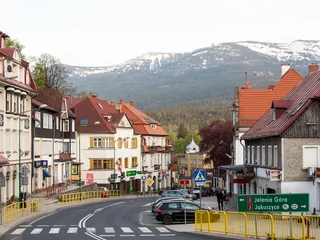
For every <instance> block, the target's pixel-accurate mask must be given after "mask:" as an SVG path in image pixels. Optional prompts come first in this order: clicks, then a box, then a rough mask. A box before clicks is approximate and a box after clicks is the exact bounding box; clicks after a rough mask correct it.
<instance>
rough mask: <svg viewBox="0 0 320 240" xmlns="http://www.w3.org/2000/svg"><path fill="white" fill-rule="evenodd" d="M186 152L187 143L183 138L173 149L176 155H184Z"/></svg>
mask: <svg viewBox="0 0 320 240" xmlns="http://www.w3.org/2000/svg"><path fill="white" fill-rule="evenodd" d="M185 150H186V142H185V140H184V139H183V138H179V139H178V140H177V141H176V143H175V145H174V148H173V152H174V153H184V152H185Z"/></svg>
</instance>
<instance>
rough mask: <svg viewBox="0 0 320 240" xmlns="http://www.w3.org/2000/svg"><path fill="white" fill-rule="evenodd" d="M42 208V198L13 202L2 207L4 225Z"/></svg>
mask: <svg viewBox="0 0 320 240" xmlns="http://www.w3.org/2000/svg"><path fill="white" fill-rule="evenodd" d="M41 208H42V202H41V200H40V199H37V200H27V201H25V202H17V203H12V204H10V205H8V206H6V207H4V208H3V209H2V210H3V214H2V225H6V224H9V223H11V222H12V221H14V220H17V219H19V218H21V217H24V216H27V215H29V214H33V213H37V212H40V211H41Z"/></svg>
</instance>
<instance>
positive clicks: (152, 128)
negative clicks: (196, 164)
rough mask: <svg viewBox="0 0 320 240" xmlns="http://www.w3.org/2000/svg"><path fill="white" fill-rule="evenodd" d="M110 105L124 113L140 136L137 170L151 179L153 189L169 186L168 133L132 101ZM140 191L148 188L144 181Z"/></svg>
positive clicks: (169, 157)
mask: <svg viewBox="0 0 320 240" xmlns="http://www.w3.org/2000/svg"><path fill="white" fill-rule="evenodd" d="M111 105H113V106H115V108H116V109H117V110H118V111H119V112H120V113H125V114H126V115H127V116H128V118H129V120H130V122H131V123H132V125H133V127H134V129H135V131H136V132H138V133H139V134H141V137H140V146H141V149H140V153H139V154H140V161H139V170H140V171H142V173H143V174H144V175H145V176H146V177H148V178H152V179H153V186H152V187H153V190H157V189H158V190H159V189H163V188H167V187H170V186H171V175H170V172H169V171H168V166H169V164H170V162H171V154H172V151H173V148H172V145H171V144H170V141H169V139H168V133H167V132H166V131H165V130H164V129H163V127H162V125H161V123H159V122H157V121H156V120H154V119H152V118H151V117H149V116H148V115H146V114H145V113H143V112H141V111H140V110H138V109H137V108H136V107H135V106H134V102H133V101H130V103H125V102H124V101H123V100H120V103H119V104H117V105H115V104H114V102H111ZM141 184H142V187H141V190H142V191H147V190H148V185H147V184H146V183H141Z"/></svg>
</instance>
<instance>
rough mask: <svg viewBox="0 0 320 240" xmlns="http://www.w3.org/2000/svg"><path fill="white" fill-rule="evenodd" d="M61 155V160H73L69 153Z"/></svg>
mask: <svg viewBox="0 0 320 240" xmlns="http://www.w3.org/2000/svg"><path fill="white" fill-rule="evenodd" d="M59 157H60V159H59V160H61V161H71V160H72V157H71V156H70V155H69V154H67V153H60V154H59Z"/></svg>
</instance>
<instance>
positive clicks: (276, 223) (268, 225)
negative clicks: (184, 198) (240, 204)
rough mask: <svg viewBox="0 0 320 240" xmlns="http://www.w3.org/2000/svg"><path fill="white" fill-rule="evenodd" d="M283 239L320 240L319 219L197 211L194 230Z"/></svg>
mask: <svg viewBox="0 0 320 240" xmlns="http://www.w3.org/2000/svg"><path fill="white" fill-rule="evenodd" d="M199 230H200V231H208V232H217V233H224V234H232V235H238V236H244V237H255V238H264V239H272V240H273V239H284V240H288V239H290V240H310V239H320V216H317V215H308V216H301V215H293V214H267V213H242V212H221V211H214V210H212V211H205V210H198V211H196V213H195V231H199Z"/></svg>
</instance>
